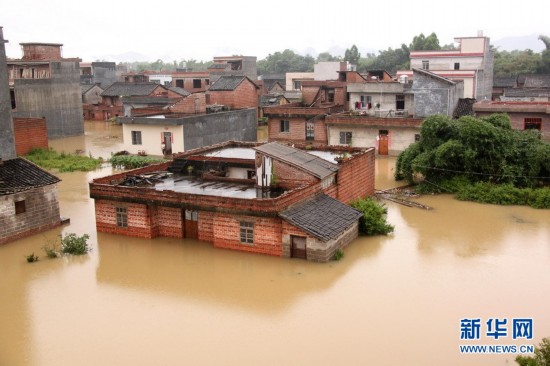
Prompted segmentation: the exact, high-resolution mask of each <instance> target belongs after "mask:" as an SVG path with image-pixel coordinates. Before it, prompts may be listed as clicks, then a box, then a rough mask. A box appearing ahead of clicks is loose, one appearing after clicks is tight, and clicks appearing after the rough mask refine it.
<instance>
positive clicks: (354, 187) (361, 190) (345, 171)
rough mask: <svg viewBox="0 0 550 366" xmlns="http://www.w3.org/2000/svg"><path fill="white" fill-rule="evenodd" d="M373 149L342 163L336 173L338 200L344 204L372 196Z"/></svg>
mask: <svg viewBox="0 0 550 366" xmlns="http://www.w3.org/2000/svg"><path fill="white" fill-rule="evenodd" d="M374 160H375V158H374V149H369V150H367V151H365V152H364V153H361V154H356V155H353V157H351V158H350V159H347V160H345V161H343V162H342V163H341V164H340V166H341V168H340V170H339V171H338V178H337V182H338V200H339V201H342V202H344V203H349V202H350V201H352V200H354V199H357V198H363V197H365V196H372V195H373V194H374Z"/></svg>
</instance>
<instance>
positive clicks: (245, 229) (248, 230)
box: [240, 221, 254, 244]
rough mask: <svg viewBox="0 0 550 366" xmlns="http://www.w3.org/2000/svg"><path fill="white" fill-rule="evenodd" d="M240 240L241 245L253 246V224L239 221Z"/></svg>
mask: <svg viewBox="0 0 550 366" xmlns="http://www.w3.org/2000/svg"><path fill="white" fill-rule="evenodd" d="M240 224H241V230H240V238H241V243H244V244H253V243H254V223H253V222H247V221H241V222H240Z"/></svg>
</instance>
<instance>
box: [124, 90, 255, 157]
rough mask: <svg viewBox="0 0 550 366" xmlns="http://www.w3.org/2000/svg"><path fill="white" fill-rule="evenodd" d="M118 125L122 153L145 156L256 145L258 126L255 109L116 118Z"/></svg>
mask: <svg viewBox="0 0 550 366" xmlns="http://www.w3.org/2000/svg"><path fill="white" fill-rule="evenodd" d="M194 95H196V94H192V95H191V96H189V97H188V98H191V97H192V96H194ZM186 100H187V98H186ZM203 100H204V99H203ZM190 101H191V103H193V100H191V99H190ZM203 105H204V104H203ZM179 107H181V108H183V106H179ZM191 107H192V106H191ZM118 122H119V123H121V124H122V135H123V139H124V150H126V151H128V152H130V153H131V154H147V155H171V154H173V153H178V152H183V151H185V150H190V149H196V148H198V147H203V146H207V145H213V144H217V143H221V142H223V141H228V140H239V141H256V137H257V124H258V123H257V118H256V109H253V108H251V109H241V110H234V111H221V112H218V113H199V114H166V115H156V116H148V117H120V118H118Z"/></svg>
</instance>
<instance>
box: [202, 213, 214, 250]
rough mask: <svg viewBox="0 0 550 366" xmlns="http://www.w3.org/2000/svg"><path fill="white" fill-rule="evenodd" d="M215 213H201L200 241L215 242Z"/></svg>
mask: <svg viewBox="0 0 550 366" xmlns="http://www.w3.org/2000/svg"><path fill="white" fill-rule="evenodd" d="M214 217H215V213H214V212H208V211H200V212H199V222H198V225H199V238H198V239H199V240H203V241H207V242H210V243H213V242H214Z"/></svg>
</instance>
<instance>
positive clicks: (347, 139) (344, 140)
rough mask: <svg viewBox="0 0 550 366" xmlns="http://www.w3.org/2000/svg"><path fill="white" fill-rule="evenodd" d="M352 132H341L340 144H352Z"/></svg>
mask: <svg viewBox="0 0 550 366" xmlns="http://www.w3.org/2000/svg"><path fill="white" fill-rule="evenodd" d="M351 137H352V133H351V132H349V131H341V132H340V144H342V145H351Z"/></svg>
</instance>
